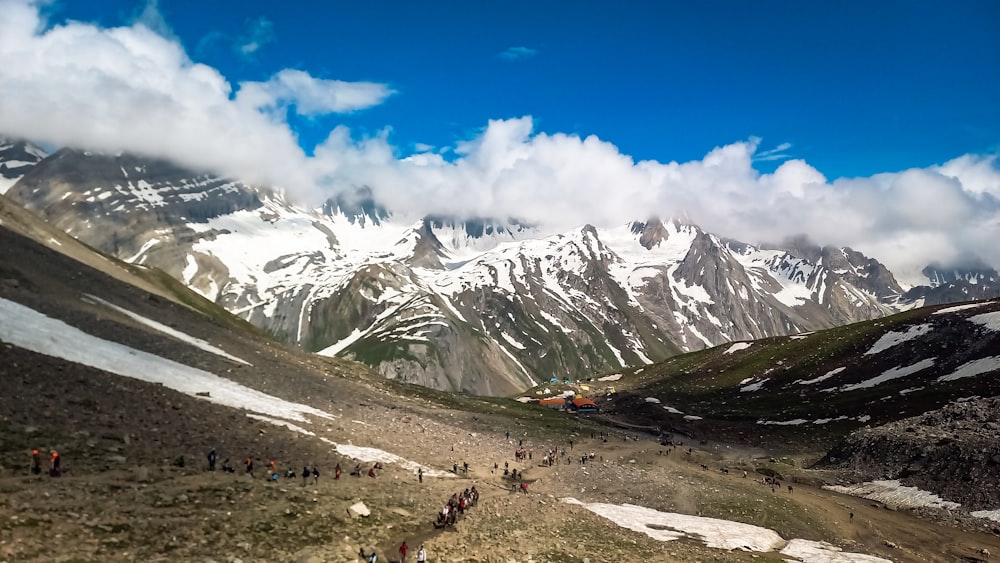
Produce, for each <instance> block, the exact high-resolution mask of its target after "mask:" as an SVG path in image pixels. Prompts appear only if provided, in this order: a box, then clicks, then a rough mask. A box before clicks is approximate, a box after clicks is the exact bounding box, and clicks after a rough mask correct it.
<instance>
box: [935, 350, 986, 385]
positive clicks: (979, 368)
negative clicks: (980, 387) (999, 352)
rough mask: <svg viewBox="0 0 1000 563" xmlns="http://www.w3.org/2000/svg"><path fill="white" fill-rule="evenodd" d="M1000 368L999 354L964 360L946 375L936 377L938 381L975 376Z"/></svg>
mask: <svg viewBox="0 0 1000 563" xmlns="http://www.w3.org/2000/svg"><path fill="white" fill-rule="evenodd" d="M996 370H1000V356H989V357H986V358H979V359H978V360H972V361H971V362H966V363H964V364H962V365H960V366H958V368H956V369H955V371H953V372H951V373H949V374H948V375H942V376H941V377H939V378H937V380H938V381H955V380H956V379H962V378H963V377H975V376H977V375H981V374H984V373H989V372H991V371H996Z"/></svg>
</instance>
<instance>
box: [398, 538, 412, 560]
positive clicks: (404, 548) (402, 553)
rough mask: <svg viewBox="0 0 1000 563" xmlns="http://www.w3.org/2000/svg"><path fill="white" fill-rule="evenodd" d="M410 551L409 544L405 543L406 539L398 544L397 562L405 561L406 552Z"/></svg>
mask: <svg viewBox="0 0 1000 563" xmlns="http://www.w3.org/2000/svg"><path fill="white" fill-rule="evenodd" d="M407 551H410V546H408V545H406V540H403V544H402V545H400V546H399V563H406V552H407Z"/></svg>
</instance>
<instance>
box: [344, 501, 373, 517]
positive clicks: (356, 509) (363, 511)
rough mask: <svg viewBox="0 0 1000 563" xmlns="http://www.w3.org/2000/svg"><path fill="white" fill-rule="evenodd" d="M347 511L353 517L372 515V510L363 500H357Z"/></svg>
mask: <svg viewBox="0 0 1000 563" xmlns="http://www.w3.org/2000/svg"><path fill="white" fill-rule="evenodd" d="M347 512H348V513H349V514H350V515H351V518H366V517H368V516H370V515H371V513H372V511H371V510H368V507H367V506H365V503H363V502H356V503H354V504H352V505H351V506H350V507H348V509H347Z"/></svg>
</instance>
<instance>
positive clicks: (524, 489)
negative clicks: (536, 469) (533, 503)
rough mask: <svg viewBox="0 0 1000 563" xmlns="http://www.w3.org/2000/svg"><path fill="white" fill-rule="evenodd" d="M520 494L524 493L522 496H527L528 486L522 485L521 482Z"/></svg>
mask: <svg viewBox="0 0 1000 563" xmlns="http://www.w3.org/2000/svg"><path fill="white" fill-rule="evenodd" d="M521 492H522V493H524V494H528V484H527V483H523V482H522V483H521Z"/></svg>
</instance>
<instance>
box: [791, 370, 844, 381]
mask: <svg viewBox="0 0 1000 563" xmlns="http://www.w3.org/2000/svg"><path fill="white" fill-rule="evenodd" d="M845 369H847V368H844V367H839V368H834V369H832V370H830V371H828V372H826V373H825V374H823V375H821V376H819V377H816V378H813V379H805V380H802V379H800V380H798V381H796V382H795V383H798V384H799V385H812V384H813V383H819V382H820V381H826V380H827V379H830V378H831V377H833V376H835V375H837V374H838V373H840V372H842V371H844V370H845Z"/></svg>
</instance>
